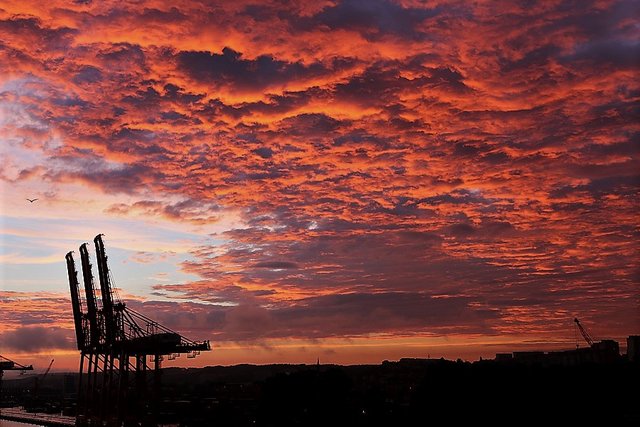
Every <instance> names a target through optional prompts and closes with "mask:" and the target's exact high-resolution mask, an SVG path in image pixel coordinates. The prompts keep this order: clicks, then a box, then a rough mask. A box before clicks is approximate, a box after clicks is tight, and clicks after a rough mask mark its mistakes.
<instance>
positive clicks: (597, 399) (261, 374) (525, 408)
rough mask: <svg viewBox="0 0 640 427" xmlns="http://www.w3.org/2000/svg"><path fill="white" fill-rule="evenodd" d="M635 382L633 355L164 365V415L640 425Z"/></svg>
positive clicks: (207, 420)
mask: <svg viewBox="0 0 640 427" xmlns="http://www.w3.org/2000/svg"><path fill="white" fill-rule="evenodd" d="M64 377H65V376H63V375H55V376H53V377H51V378H49V379H47V382H49V384H48V385H46V386H45V385H42V386H41V387H40V396H39V397H38V401H39V403H38V405H40V406H41V409H44V408H46V407H48V408H56V407H58V408H60V407H61V406H63V405H64V406H66V407H67V409H66V412H67V413H69V412H70V411H72V410H73V408H72V404H71V402H73V395H72V392H70V391H69V388H73V387H72V386H73V381H72V380H73V378H72V377H70V376H69V375H67V376H66V381H65V378H64ZM65 383H66V385H67V387H66V389H67V390H66V393H65V390H64V389H65V387H64V385H65ZM639 384H640V364H637V363H636V364H632V363H628V362H616V363H611V364H606V365H595V364H594V365H581V366H542V365H525V364H513V363H497V362H494V361H481V362H476V363H473V364H471V363H466V362H461V361H458V362H452V361H446V360H422V359H418V360H416V359H403V360H401V361H399V362H384V363H383V364H382V365H363V366H335V365H321V366H313V365H311V366H310V365H267V366H254V365H238V366H231V367H207V368H201V369H180V368H168V369H164V370H163V371H162V399H161V403H160V404H159V405H158V406H159V408H158V414H159V417H158V419H159V420H160V422H161V423H163V424H171V423H175V424H178V425H181V426H210V425H216V426H256V425H258V426H260V425H262V426H332V425H334V426H339V425H349V426H413V425H420V426H423V425H441V424H442V423H444V422H446V423H447V424H452V425H459V424H460V423H478V422H491V423H493V424H512V425H520V424H523V423H526V424H531V423H539V424H544V425H547V424H552V423H553V424H556V423H567V424H568V425H569V424H570V425H577V424H578V423H589V424H588V425H593V423H603V425H613V424H614V423H615V424H619V423H625V424H627V425H640V405H639V404H638V396H639V394H638V387H639ZM29 388H30V387H29V379H22V380H13V381H6V382H5V387H4V400H5V402H4V403H5V404H11V405H15V404H25V403H27V404H28V402H29V401H30V399H32V398H31V397H30V395H31V394H32V391H31V390H30V389H29Z"/></svg>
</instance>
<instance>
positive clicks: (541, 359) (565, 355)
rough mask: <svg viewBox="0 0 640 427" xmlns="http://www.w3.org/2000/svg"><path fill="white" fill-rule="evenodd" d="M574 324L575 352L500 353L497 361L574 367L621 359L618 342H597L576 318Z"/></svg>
mask: <svg viewBox="0 0 640 427" xmlns="http://www.w3.org/2000/svg"><path fill="white" fill-rule="evenodd" d="M573 322H574V323H575V328H576V348H575V349H574V350H564V351H549V352H545V351H515V352H513V353H498V354H496V358H495V360H496V361H498V362H514V363H524V364H544V365H564V366H573V365H582V364H585V363H614V362H616V361H618V360H619V359H620V345H619V344H618V342H617V341H614V340H601V341H596V340H595V339H594V338H593V336H592V335H591V334H590V333H589V331H587V329H586V328H585V327H584V326H582V324H581V323H580V320H578V319H577V318H574V319H573ZM578 334H580V335H581V336H582V339H584V341H585V342H586V343H587V345H588V347H580V340H579V339H578Z"/></svg>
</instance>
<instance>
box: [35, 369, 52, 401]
mask: <svg viewBox="0 0 640 427" xmlns="http://www.w3.org/2000/svg"><path fill="white" fill-rule="evenodd" d="M54 360H55V359H51V362H50V363H49V366H48V367H47V370H46V371H44V374H42V376H41V377H40V378H38V377H35V384H34V387H33V399H34V400H36V399H37V398H38V387H40V386H42V383H43V382H44V379H45V378H47V375H49V371H50V370H51V366H53V361H54Z"/></svg>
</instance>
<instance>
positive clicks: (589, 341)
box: [573, 317, 593, 347]
mask: <svg viewBox="0 0 640 427" xmlns="http://www.w3.org/2000/svg"><path fill="white" fill-rule="evenodd" d="M573 321H574V322H576V326H577V327H578V330H579V331H580V334H582V338H584V340H585V341H586V342H587V344H589V346H590V347H591V346H593V338H592V337H591V335H589V332H587V330H586V329H585V328H584V327H583V326H582V325H581V324H580V321H579V320H578V318H577V317H576V318H574V319H573Z"/></svg>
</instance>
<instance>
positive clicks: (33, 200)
mask: <svg viewBox="0 0 640 427" xmlns="http://www.w3.org/2000/svg"><path fill="white" fill-rule="evenodd" d="M27 200H28V201H29V202H30V203H33V202H35V201H36V200H38V199H27Z"/></svg>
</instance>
